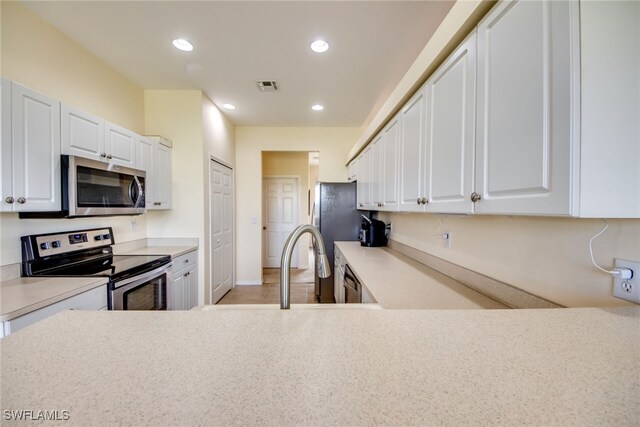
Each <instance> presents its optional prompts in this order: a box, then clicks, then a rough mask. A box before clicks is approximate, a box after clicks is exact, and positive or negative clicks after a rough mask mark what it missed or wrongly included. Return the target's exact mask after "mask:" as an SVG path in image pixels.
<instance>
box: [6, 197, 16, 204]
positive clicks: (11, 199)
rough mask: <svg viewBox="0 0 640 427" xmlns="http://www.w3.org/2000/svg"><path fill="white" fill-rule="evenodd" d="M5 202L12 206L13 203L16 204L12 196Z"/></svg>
mask: <svg viewBox="0 0 640 427" xmlns="http://www.w3.org/2000/svg"><path fill="white" fill-rule="evenodd" d="M4 201H5V202H7V203H9V204H11V203H13V202H14V200H13V197H11V196H9V197H7V198H6V199H4Z"/></svg>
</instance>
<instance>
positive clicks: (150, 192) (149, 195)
mask: <svg viewBox="0 0 640 427" xmlns="http://www.w3.org/2000/svg"><path fill="white" fill-rule="evenodd" d="M156 146H157V143H156V142H155V141H154V140H153V139H151V138H146V137H144V136H141V137H139V138H138V143H137V144H136V150H137V153H136V169H140V170H143V171H145V173H146V175H145V178H144V190H145V205H146V208H147V209H157V208H158V186H157V177H156Z"/></svg>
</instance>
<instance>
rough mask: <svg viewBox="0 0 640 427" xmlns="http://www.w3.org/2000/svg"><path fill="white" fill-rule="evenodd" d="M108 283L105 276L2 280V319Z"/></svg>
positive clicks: (17, 315)
mask: <svg viewBox="0 0 640 427" xmlns="http://www.w3.org/2000/svg"><path fill="white" fill-rule="evenodd" d="M105 284H107V279H106V278H105V277H18V278H14V279H10V280H3V281H2V282H0V322H4V321H6V320H12V319H15V318H16V317H20V316H22V315H25V314H28V313H31V312H32V311H35V310H38V309H40V308H43V307H46V306H48V305H51V304H55V303H56V302H58V301H62V300H64V299H67V298H71V297H73V296H75V295H78V294H81V293H83V292H86V291H89V290H91V289H93V288H97V287H98V286H102V285H105Z"/></svg>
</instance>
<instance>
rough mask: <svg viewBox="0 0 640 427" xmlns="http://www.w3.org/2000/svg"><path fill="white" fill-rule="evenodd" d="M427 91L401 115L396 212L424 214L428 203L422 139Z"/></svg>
mask: <svg viewBox="0 0 640 427" xmlns="http://www.w3.org/2000/svg"><path fill="white" fill-rule="evenodd" d="M425 93H426V88H425V87H422V88H421V89H420V90H419V91H418V92H417V93H416V94H415V95H414V96H413V97H412V98H411V99H410V100H409V102H407V104H406V105H405V106H404V108H403V109H402V110H401V112H400V128H401V132H400V147H399V153H400V173H399V178H400V196H399V210H400V211H403V212H424V207H425V204H424V203H422V199H423V198H424V201H425V202H426V201H427V198H428V195H427V192H426V188H427V179H426V175H427V174H426V173H425V172H426V169H425V167H426V164H427V162H428V160H429V159H428V155H427V150H426V138H425V119H426V112H425V109H426V96H425Z"/></svg>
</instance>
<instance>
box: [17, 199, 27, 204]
mask: <svg viewBox="0 0 640 427" xmlns="http://www.w3.org/2000/svg"><path fill="white" fill-rule="evenodd" d="M26 202H27V199H25V198H24V197H18V203H20V204H21V205H24V204H25V203H26Z"/></svg>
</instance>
